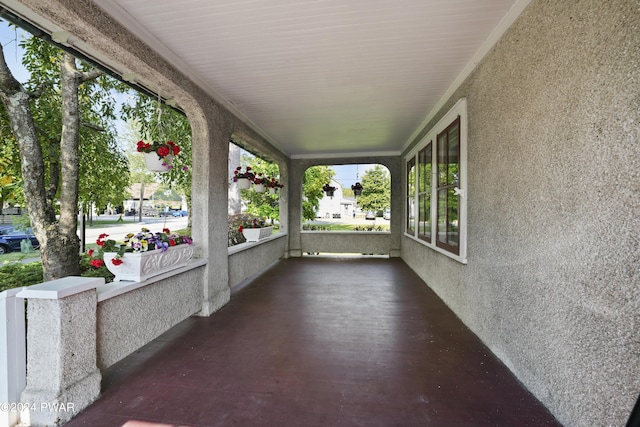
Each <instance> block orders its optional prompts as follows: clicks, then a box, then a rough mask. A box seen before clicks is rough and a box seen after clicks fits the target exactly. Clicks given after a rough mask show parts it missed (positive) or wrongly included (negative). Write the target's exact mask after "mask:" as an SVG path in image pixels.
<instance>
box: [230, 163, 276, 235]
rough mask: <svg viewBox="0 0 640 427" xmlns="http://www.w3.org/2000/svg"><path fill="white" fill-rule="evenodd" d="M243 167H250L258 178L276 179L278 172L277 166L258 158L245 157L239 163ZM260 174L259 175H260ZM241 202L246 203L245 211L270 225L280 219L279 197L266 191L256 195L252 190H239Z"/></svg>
mask: <svg viewBox="0 0 640 427" xmlns="http://www.w3.org/2000/svg"><path fill="white" fill-rule="evenodd" d="M241 163H242V165H243V166H250V167H251V170H253V171H254V172H255V173H256V174H257V175H256V176H257V177H259V178H265V179H266V178H278V177H279V176H280V170H279V168H278V165H276V164H274V163H269V162H267V161H265V160H262V159H261V158H259V157H256V156H252V155H245V156H244V157H243V158H242V161H241ZM260 174H261V175H260ZM240 194H241V197H242V200H244V201H245V202H246V206H247V208H246V211H247V213H249V214H252V215H254V216H258V217H262V218H267V219H269V220H270V222H271V224H273V223H274V221H278V220H279V219H280V196H279V195H278V194H271V193H269V192H268V191H265V192H264V193H258V192H257V191H254V190H253V189H252V188H250V189H247V190H240Z"/></svg>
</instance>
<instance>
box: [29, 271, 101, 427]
mask: <svg viewBox="0 0 640 427" xmlns="http://www.w3.org/2000/svg"><path fill="white" fill-rule="evenodd" d="M103 284H104V278H95V277H93V278H90V277H71V276H70V277H65V278H63V279H58V280H53V281H50V282H46V283H42V284H39V285H34V286H30V287H28V288H25V289H24V290H22V291H20V292H19V293H18V294H17V297H19V298H27V299H28V300H29V303H28V308H27V320H28V327H27V387H26V389H25V390H24V392H22V397H21V406H20V409H21V410H22V411H21V416H20V421H21V422H22V423H25V424H27V425H34V426H41V425H47V426H48V425H60V424H63V423H64V422H66V421H68V420H70V419H71V418H72V417H73V416H75V415H76V414H77V413H78V412H79V411H81V410H82V409H84V408H86V407H87V406H89V404H91V403H92V402H93V401H94V400H95V399H96V398H97V397H98V396H99V395H100V380H101V375H100V371H99V370H98V367H97V363H96V310H97V305H98V298H97V294H96V290H95V288H96V287H97V286H100V285H103ZM29 423H30V424H29Z"/></svg>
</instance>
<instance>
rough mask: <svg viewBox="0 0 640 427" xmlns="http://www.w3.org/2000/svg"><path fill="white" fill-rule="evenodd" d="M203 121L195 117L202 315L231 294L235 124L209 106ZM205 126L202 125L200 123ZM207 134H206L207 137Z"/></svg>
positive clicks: (195, 199)
mask: <svg viewBox="0 0 640 427" xmlns="http://www.w3.org/2000/svg"><path fill="white" fill-rule="evenodd" d="M206 111H207V117H206V118H205V120H204V121H203V122H201V123H200V122H198V121H195V120H194V121H192V131H193V135H194V141H193V170H192V179H193V181H192V200H191V204H192V207H193V211H194V212H193V213H194V215H193V233H192V234H193V238H194V240H195V243H196V244H197V248H198V249H199V250H200V251H201V252H200V253H199V255H200V256H201V257H202V258H206V259H207V260H208V262H207V269H206V273H205V281H204V284H203V286H204V300H203V302H202V310H201V311H200V312H198V313H197V315H199V316H210V315H211V314H212V313H214V312H216V311H217V310H218V309H220V307H222V306H224V305H225V304H226V303H227V302H229V299H230V297H231V291H230V288H229V259H228V241H229V238H228V228H229V220H228V195H229V192H228V189H229V179H228V159H229V141H230V140H231V134H232V131H233V124H232V123H231V122H230V121H226V120H225V119H224V117H223V115H220V117H216V114H215V111H216V110H206ZM200 125H202V126H203V128H202V129H200V128H199V126H200ZM205 135H206V137H205Z"/></svg>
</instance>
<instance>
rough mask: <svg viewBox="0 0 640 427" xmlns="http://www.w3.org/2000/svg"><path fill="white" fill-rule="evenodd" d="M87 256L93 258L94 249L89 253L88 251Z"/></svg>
mask: <svg viewBox="0 0 640 427" xmlns="http://www.w3.org/2000/svg"><path fill="white" fill-rule="evenodd" d="M87 255H89V258H91V257H92V256H93V249H89V251H87Z"/></svg>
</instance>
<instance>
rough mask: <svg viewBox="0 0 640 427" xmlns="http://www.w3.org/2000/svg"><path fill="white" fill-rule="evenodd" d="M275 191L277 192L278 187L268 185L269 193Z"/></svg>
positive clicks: (274, 192)
mask: <svg viewBox="0 0 640 427" xmlns="http://www.w3.org/2000/svg"><path fill="white" fill-rule="evenodd" d="M277 192H278V189H277V188H276V187H269V193H271V194H276V193H277Z"/></svg>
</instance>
